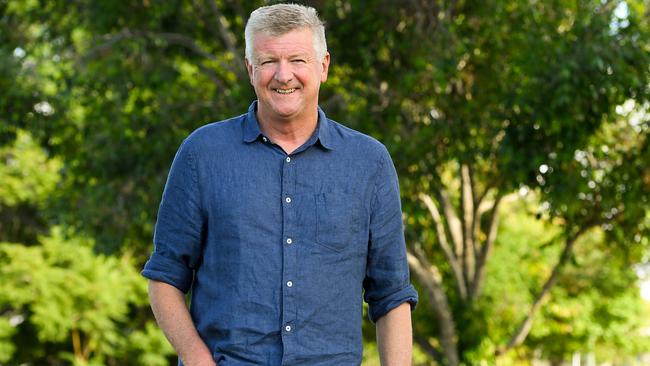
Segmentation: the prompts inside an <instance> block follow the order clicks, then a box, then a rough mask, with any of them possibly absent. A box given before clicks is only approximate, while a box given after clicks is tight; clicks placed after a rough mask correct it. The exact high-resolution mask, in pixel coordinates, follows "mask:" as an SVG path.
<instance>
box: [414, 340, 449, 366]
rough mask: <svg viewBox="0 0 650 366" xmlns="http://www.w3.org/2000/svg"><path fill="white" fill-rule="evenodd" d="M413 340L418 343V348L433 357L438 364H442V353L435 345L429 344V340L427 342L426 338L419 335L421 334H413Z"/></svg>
mask: <svg viewBox="0 0 650 366" xmlns="http://www.w3.org/2000/svg"><path fill="white" fill-rule="evenodd" d="M413 340H414V341H415V343H417V344H418V346H420V348H421V349H422V350H423V351H424V352H425V353H427V354H428V355H429V356H431V357H433V359H434V360H436V362H437V363H438V364H444V356H443V355H442V353H441V352H440V351H439V350H438V349H437V348H436V347H434V346H433V345H432V344H431V342H429V340H428V339H426V338H424V337H421V336H418V335H414V336H413Z"/></svg>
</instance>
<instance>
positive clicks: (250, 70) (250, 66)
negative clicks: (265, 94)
mask: <svg viewBox="0 0 650 366" xmlns="http://www.w3.org/2000/svg"><path fill="white" fill-rule="evenodd" d="M244 62H245V63H246V70H247V71H248V80H249V81H250V83H251V85H254V84H253V64H251V63H250V61H248V59H247V58H244Z"/></svg>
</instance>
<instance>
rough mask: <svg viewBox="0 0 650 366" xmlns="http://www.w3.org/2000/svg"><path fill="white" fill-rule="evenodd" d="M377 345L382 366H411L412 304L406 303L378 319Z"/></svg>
mask: <svg viewBox="0 0 650 366" xmlns="http://www.w3.org/2000/svg"><path fill="white" fill-rule="evenodd" d="M377 347H378V348H379V360H380V361H381V365H382V366H410V365H411V354H412V350H413V330H412V327H411V305H410V304H409V303H404V304H402V305H400V306H398V307H396V308H394V309H393V310H391V311H389V312H388V313H387V314H386V315H384V316H382V317H381V318H379V320H377Z"/></svg>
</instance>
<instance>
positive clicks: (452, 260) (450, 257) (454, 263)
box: [418, 193, 467, 299]
mask: <svg viewBox="0 0 650 366" xmlns="http://www.w3.org/2000/svg"><path fill="white" fill-rule="evenodd" d="M418 198H419V199H420V201H422V203H424V205H425V206H426V207H427V209H428V210H429V213H430V214H431V218H433V222H434V224H435V226H436V235H437V237H438V244H440V248H442V252H443V253H444V254H445V258H446V259H447V262H448V263H449V266H450V267H451V270H452V273H453V274H454V280H455V281H454V282H456V289H457V291H458V294H459V295H460V297H461V298H462V299H466V298H467V285H466V284H465V279H464V278H463V271H462V269H461V268H460V264H459V263H458V258H457V257H456V256H455V255H454V253H453V251H452V250H451V247H450V246H449V242H448V241H447V232H446V231H445V227H444V226H443V224H442V219H441V217H440V212H439V211H438V208H437V207H436V205H435V203H434V202H433V200H432V199H431V197H429V196H428V195H426V194H424V193H420V194H419V195H418Z"/></svg>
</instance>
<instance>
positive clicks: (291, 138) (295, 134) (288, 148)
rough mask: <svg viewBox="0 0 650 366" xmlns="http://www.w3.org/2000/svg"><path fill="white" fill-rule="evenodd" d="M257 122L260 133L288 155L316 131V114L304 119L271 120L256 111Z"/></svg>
mask: <svg viewBox="0 0 650 366" xmlns="http://www.w3.org/2000/svg"><path fill="white" fill-rule="evenodd" d="M256 116H257V121H258V123H259V126H260V130H261V131H262V133H263V134H264V135H265V136H267V137H268V138H270V139H271V141H273V142H274V143H275V144H277V145H279V146H280V147H281V148H282V149H283V150H284V151H285V152H286V153H287V154H290V153H291V152H293V151H294V150H296V149H297V148H298V147H300V146H301V145H302V144H304V143H305V142H306V141H307V140H309V138H310V137H311V135H312V134H313V133H314V130H316V125H317V124H318V112H317V111H316V110H315V111H314V113H313V114H311V115H309V116H306V117H304V118H299V119H298V118H291V119H273V118H269V117H268V116H265V115H264V113H262V111H260V110H259V109H258V111H257V113H256Z"/></svg>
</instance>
